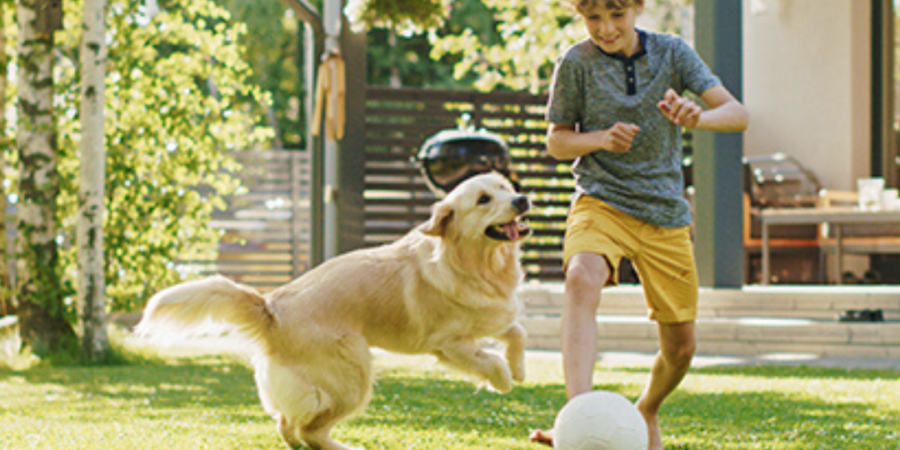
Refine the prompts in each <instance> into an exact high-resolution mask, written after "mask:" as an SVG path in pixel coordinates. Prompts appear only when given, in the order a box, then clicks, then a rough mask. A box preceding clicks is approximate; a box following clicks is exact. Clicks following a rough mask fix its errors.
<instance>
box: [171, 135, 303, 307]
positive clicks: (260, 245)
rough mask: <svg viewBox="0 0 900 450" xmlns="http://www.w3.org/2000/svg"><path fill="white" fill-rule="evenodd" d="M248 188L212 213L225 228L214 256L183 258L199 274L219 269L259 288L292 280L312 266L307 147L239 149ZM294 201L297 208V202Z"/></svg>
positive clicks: (242, 176) (242, 175)
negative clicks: (206, 259) (186, 259)
mask: <svg viewBox="0 0 900 450" xmlns="http://www.w3.org/2000/svg"><path fill="white" fill-rule="evenodd" d="M235 157H236V158H237V160H238V162H240V163H241V164H242V165H243V168H242V169H241V170H240V171H238V172H237V173H235V174H232V175H231V176H233V177H236V178H239V179H240V180H241V183H242V185H243V188H244V192H243V193H241V194H236V195H232V196H228V197H226V198H225V202H226V205H227V208H226V210H225V211H217V212H216V213H215V214H213V220H212V222H211V224H210V225H211V226H212V227H214V228H217V229H218V230H220V231H221V232H222V237H221V241H220V243H219V247H218V255H217V258H216V259H215V260H214V261H207V262H196V261H195V262H192V261H183V262H182V263H183V264H184V265H186V266H190V267H191V269H193V270H195V271H197V272H199V273H200V274H205V275H208V274H213V273H218V274H221V275H224V276H226V277H228V278H230V279H232V280H234V281H237V282H239V283H244V284H247V285H250V286H253V287H254V288H257V289H259V290H261V291H264V292H265V291H270V290H272V289H275V288H277V287H278V286H281V285H283V284H285V283H287V282H289V281H290V280H292V279H293V278H294V277H295V276H296V275H297V274H298V273H300V272H303V271H306V270H308V269H309V266H310V246H311V242H310V233H311V231H310V228H311V220H312V219H311V212H310V192H311V186H312V176H311V164H310V160H309V155H308V152H306V151H298V150H283V149H279V150H247V151H242V152H238V153H236V154H235ZM294 205H296V206H297V208H294Z"/></svg>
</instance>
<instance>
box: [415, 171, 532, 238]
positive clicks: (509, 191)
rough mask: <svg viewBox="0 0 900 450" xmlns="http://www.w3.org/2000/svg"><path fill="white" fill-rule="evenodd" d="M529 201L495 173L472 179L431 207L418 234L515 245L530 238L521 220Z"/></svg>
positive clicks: (526, 225) (529, 203) (527, 229)
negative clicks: (429, 214) (426, 220)
mask: <svg viewBox="0 0 900 450" xmlns="http://www.w3.org/2000/svg"><path fill="white" fill-rule="evenodd" d="M530 209H531V201H530V200H529V199H528V197H526V196H525V195H522V194H520V193H518V192H516V190H515V189H514V188H513V185H512V183H510V181H509V180H507V179H506V178H505V177H503V176H502V175H500V174H499V173H496V172H490V173H485V174H481V175H476V176H474V177H472V178H469V179H467V180H466V181H464V182H462V183H461V184H460V185H459V186H457V187H456V188H455V189H453V191H451V192H450V193H449V194H448V195H447V197H446V198H444V199H443V200H441V201H440V202H438V203H436V204H435V205H434V208H433V209H432V214H431V219H430V220H429V221H428V222H426V223H425V224H424V225H423V226H422V228H421V231H422V232H423V233H425V234H427V235H431V236H442V237H445V238H446V237H449V236H450V235H451V234H452V237H454V238H455V239H459V240H462V241H470V242H471V241H478V240H486V241H488V242H491V243H499V244H502V243H515V242H518V241H519V240H521V239H524V238H525V237H527V236H528V235H530V234H531V229H530V228H529V227H528V224H527V223H525V222H524V221H523V220H522V216H523V215H524V214H525V213H526V212H528V210H530Z"/></svg>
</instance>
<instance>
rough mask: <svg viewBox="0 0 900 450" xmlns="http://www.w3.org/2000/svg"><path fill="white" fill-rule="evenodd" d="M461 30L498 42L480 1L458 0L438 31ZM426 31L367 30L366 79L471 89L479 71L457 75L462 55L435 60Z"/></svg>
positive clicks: (380, 83) (384, 83) (382, 83)
mask: <svg viewBox="0 0 900 450" xmlns="http://www.w3.org/2000/svg"><path fill="white" fill-rule="evenodd" d="M462 30H470V31H469V32H471V33H474V34H477V35H478V36H479V37H480V38H481V39H482V40H483V41H485V42H499V37H498V36H497V32H496V27H495V24H494V20H493V17H492V15H491V13H490V11H489V10H488V9H487V8H486V7H485V6H484V5H483V4H482V3H481V0H455V1H454V2H453V4H452V8H451V12H450V15H449V17H448V19H447V21H446V22H445V23H444V25H443V26H442V27H440V28H439V29H437V31H435V32H436V33H438V34H441V35H453V34H456V33H459V32H461V31H462ZM431 51H432V46H431V43H430V42H429V39H428V35H427V34H424V33H423V34H412V35H403V34H399V33H398V32H397V30H395V29H392V28H379V27H373V28H371V29H370V30H369V32H368V33H367V44H366V52H367V58H368V59H367V65H368V74H367V81H368V83H369V84H372V85H378V86H396V85H399V86H407V87H428V88H438V89H454V88H461V87H462V88H471V86H472V85H473V83H474V82H475V81H476V79H477V74H475V73H469V74H466V75H462V76H459V77H456V76H454V69H453V68H454V66H456V65H457V64H458V63H459V61H460V59H462V58H463V55H462V54H447V55H446V56H444V57H441V58H439V59H438V60H436V61H435V60H432V58H431V56H430V54H431Z"/></svg>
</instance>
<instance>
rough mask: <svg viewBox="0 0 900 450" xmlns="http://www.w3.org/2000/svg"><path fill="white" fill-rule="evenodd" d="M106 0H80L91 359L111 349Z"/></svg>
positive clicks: (85, 317)
mask: <svg viewBox="0 0 900 450" xmlns="http://www.w3.org/2000/svg"><path fill="white" fill-rule="evenodd" d="M105 19H106V0H84V24H83V26H82V29H83V30H84V36H83V37H82V46H81V73H82V79H81V179H80V183H81V186H80V191H79V195H78V199H79V209H78V240H77V245H78V306H79V310H80V325H81V331H82V334H81V348H82V353H83V354H84V355H85V356H86V357H87V358H88V359H89V360H92V361H96V360H101V359H103V358H104V357H105V355H106V354H107V353H108V352H109V341H108V339H107V336H106V310H105V309H106V301H105V299H104V294H105V291H106V282H105V279H104V269H103V268H104V265H103V216H104V212H105V208H104V202H103V199H104V192H105V191H104V184H105V181H106V139H105V136H104V131H103V121H104V117H105V114H104V107H105V103H104V102H105V95H104V94H105V91H106V81H105V78H106V40H105V38H106V36H105V35H106V23H105Z"/></svg>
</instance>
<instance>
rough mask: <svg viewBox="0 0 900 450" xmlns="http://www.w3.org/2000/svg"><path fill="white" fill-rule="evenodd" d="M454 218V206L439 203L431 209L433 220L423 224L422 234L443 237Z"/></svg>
mask: <svg viewBox="0 0 900 450" xmlns="http://www.w3.org/2000/svg"><path fill="white" fill-rule="evenodd" d="M452 218H453V206H452V205H450V204H449V203H447V202H440V203H437V204H435V205H434V207H433V208H432V209H431V219H428V222H425V223H424V224H422V233H425V234H427V235H429V236H443V235H444V232H445V231H447V225H448V224H449V223H450V219H452Z"/></svg>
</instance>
